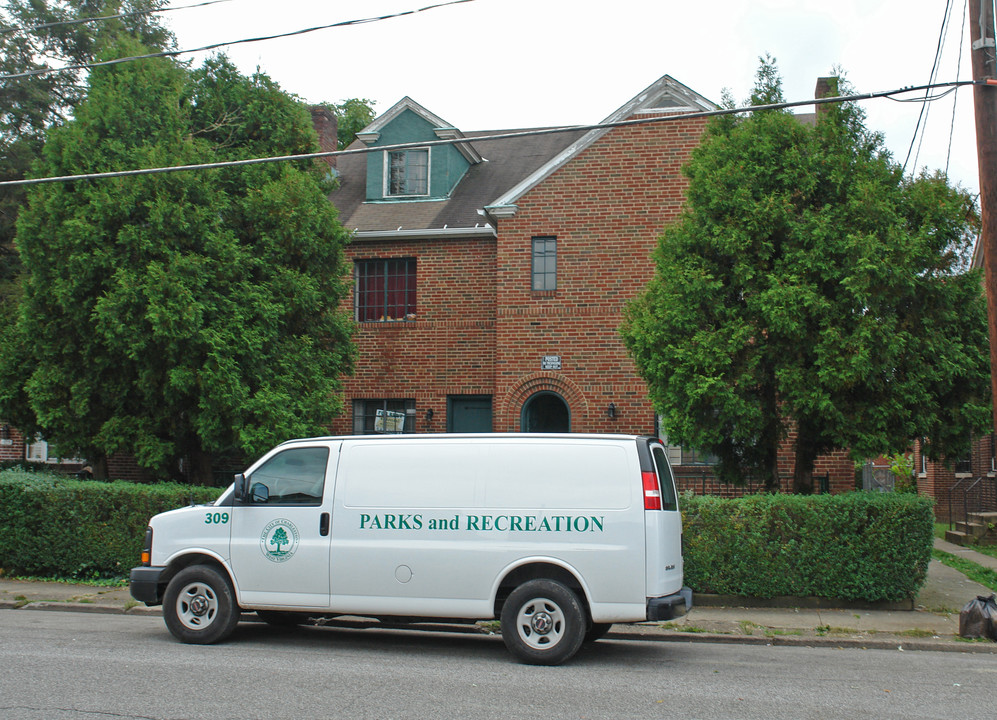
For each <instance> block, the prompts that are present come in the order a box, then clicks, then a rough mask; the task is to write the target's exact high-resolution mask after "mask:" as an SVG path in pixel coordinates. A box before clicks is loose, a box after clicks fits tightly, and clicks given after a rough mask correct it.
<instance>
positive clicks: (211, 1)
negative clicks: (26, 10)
mask: <svg viewBox="0 0 997 720" xmlns="http://www.w3.org/2000/svg"><path fill="white" fill-rule="evenodd" d="M226 2H232V0H206V1H205V2H199V3H194V4H193V5H179V6H177V7H168V8H156V9H152V10H135V11H134V12H126V13H119V14H117V15H100V16H91V17H84V18H76V19H75V20H57V21H55V22H50V23H42V24H41V25H30V26H16V25H15V26H11V27H7V28H0V35H7V34H8V33H12V32H18V31H20V32H35V31H37V30H47V29H49V28H54V27H62V26H63V25H83V24H85V23H91V22H97V21H99V20H118V19H123V18H129V17H137V16H139V15H153V14H155V13H166V12H173V11H174V10H189V9H190V8H198V7H204V6H205V5H217V4H218V3H226Z"/></svg>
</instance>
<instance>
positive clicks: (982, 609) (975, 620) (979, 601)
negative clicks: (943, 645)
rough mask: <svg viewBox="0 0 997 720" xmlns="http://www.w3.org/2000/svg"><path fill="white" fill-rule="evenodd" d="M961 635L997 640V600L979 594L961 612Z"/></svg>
mask: <svg viewBox="0 0 997 720" xmlns="http://www.w3.org/2000/svg"><path fill="white" fill-rule="evenodd" d="M959 635H960V636H961V637H964V638H989V639H990V640H993V641H995V642H997V600H995V599H994V596H993V595H991V596H990V597H986V596H984V595H978V596H977V597H976V599H975V600H970V601H969V602H968V603H966V607H964V608H963V609H962V612H961V613H959Z"/></svg>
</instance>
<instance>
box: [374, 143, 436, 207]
mask: <svg viewBox="0 0 997 720" xmlns="http://www.w3.org/2000/svg"><path fill="white" fill-rule="evenodd" d="M385 155H386V159H385V162H386V164H387V168H386V172H385V177H386V178H387V181H386V183H385V185H386V187H385V192H384V194H385V195H386V196H389V197H405V196H412V195H428V194H429V148H420V149H415V150H394V151H392V152H388V153H385Z"/></svg>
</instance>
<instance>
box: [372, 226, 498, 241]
mask: <svg viewBox="0 0 997 720" xmlns="http://www.w3.org/2000/svg"><path fill="white" fill-rule="evenodd" d="M456 237H490V238H494V237H498V232H496V230H495V228H494V227H492V226H491V225H490V224H489V223H485V224H484V225H475V226H474V227H467V228H452V227H446V226H444V227H441V228H424V229H413V230H402V228H400V227H399V228H398V229H397V230H356V231H354V232H353V238H352V239H353V240H412V239H425V240H439V239H446V238H456Z"/></svg>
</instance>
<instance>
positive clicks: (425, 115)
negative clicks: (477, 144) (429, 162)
mask: <svg viewBox="0 0 997 720" xmlns="http://www.w3.org/2000/svg"><path fill="white" fill-rule="evenodd" d="M406 110H410V111H412V112H414V113H415V114H416V115H418V116H419V117H421V118H422V119H424V120H425V121H426V122H428V123H429V124H430V125H432V126H433V127H434V128H435V129H436V137H438V138H439V139H440V140H455V139H460V138H463V137H464V133H462V132H461V131H460V130H458V129H457V128H455V127H454V126H453V125H451V124H450V123H448V122H447V121H446V120H444V119H443V118H441V117H440V116H439V115H436V114H434V113H431V112H429V110H427V109H426V108H424V107H423V106H422V105H420V104H419V103H417V102H416V101H415V100H413V99H412V98H410V97H409V96H408V95H406V96H405V97H403V98H402V99H401V100H399V101H398V102H396V103H395V104H394V105H392V106H391V107H390V108H388V110H387V111H386V112H385V113H384V114H382V115H379V116H378V117H376V118H374V121H373V122H372V123H371V124H370V125H368V126H367V127H365V128H364V129H363V130H361V131H360V132H358V133H357V137H358V138H360V140H362V141H363V142H364V143H366V144H367V145H370V144H371V143H374V142H377V138H378V136H379V135H380V134H381V129H382V128H384V126H386V125H388V124H389V123H391V121H392V120H394V119H395V118H397V117H398V116H399V115H401V114H402V113H403V112H405V111H406ZM454 147H456V148H457V149H458V150H459V151H460V153H461V155H463V156H464V157H465V158H466V159H467V161H468V162H469V163H471V164H472V165H474V164H475V163H479V162H481V156H480V155H479V154H478V152H477V150H475V149H474V147H473V146H471V145H470V144H469V143H456V144H455V145H454Z"/></svg>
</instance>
